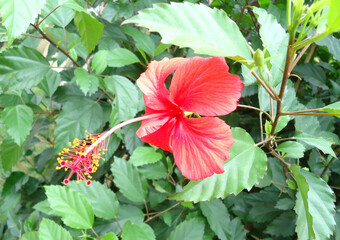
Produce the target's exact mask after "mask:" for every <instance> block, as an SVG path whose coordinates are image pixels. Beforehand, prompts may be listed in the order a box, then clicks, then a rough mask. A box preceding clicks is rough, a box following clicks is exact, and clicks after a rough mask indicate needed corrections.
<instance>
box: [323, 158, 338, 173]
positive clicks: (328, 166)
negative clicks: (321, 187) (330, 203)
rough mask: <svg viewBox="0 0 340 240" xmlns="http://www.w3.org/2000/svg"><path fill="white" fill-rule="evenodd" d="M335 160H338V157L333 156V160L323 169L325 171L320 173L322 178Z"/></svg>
mask: <svg viewBox="0 0 340 240" xmlns="http://www.w3.org/2000/svg"><path fill="white" fill-rule="evenodd" d="M335 160H336V158H335V157H333V158H332V160H331V161H329V163H328V164H327V165H326V166H325V168H324V169H323V171H322V173H321V175H320V177H321V178H322V177H323V176H324V175H325V174H326V172H327V171H328V169H329V168H330V167H331V166H332V164H333V162H334V161H335Z"/></svg>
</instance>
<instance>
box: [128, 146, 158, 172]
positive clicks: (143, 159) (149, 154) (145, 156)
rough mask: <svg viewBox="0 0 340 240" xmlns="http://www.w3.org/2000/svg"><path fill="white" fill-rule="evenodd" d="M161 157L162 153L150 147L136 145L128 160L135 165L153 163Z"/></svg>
mask: <svg viewBox="0 0 340 240" xmlns="http://www.w3.org/2000/svg"><path fill="white" fill-rule="evenodd" d="M161 159H162V154H161V153H158V152H156V151H155V150H154V149H153V148H152V147H137V148H136V149H135V151H133V153H132V155H131V157H130V160H129V161H130V162H131V163H132V164H133V165H135V166H136V167H138V166H142V165H145V164H150V163H155V162H158V161H159V160H161Z"/></svg>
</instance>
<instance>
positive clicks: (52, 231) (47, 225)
mask: <svg viewBox="0 0 340 240" xmlns="http://www.w3.org/2000/svg"><path fill="white" fill-rule="evenodd" d="M39 239H49V240H60V239H63V240H72V237H71V234H70V233H69V232H68V231H66V230H65V229H64V228H63V227H62V226H60V225H58V224H56V223H55V222H53V221H52V220H49V219H47V218H43V219H42V221H41V223H40V226H39Z"/></svg>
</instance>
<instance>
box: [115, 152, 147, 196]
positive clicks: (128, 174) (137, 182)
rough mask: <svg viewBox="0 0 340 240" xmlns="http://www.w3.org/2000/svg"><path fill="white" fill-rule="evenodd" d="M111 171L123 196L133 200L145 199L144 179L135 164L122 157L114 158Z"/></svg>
mask: <svg viewBox="0 0 340 240" xmlns="http://www.w3.org/2000/svg"><path fill="white" fill-rule="evenodd" d="M111 171H112V173H113V176H114V183H115V185H116V186H117V187H118V188H119V189H120V191H121V192H122V193H123V194H124V196H125V197H127V198H128V199H130V200H131V201H134V202H143V201H144V200H145V197H146V194H147V189H145V188H144V187H143V186H144V183H143V181H144V180H143V179H142V178H141V177H140V175H139V173H138V170H137V169H136V167H135V166H133V165H132V164H131V163H129V162H127V161H125V160H123V159H120V158H115V161H114V163H113V164H112V166H111Z"/></svg>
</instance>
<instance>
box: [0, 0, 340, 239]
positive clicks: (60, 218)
mask: <svg viewBox="0 0 340 240" xmlns="http://www.w3.org/2000/svg"><path fill="white" fill-rule="evenodd" d="M158 2H161V1H157V0H151V1H148V0H138V1H126V0H119V1H104V0H103V1H100V0H88V1H85V0H35V1H31V0H0V13H1V16H2V22H1V23H2V24H1V26H0V33H1V35H0V41H1V43H0V46H1V53H0V86H1V90H0V112H1V117H0V134H1V135H0V148H1V153H0V158H1V161H0V192H1V194H0V238H1V239H18V238H19V239H23V240H24V239H25V240H28V239H30V240H31V239H32V240H35V239H40V240H42V239H102V240H109V239H119V238H121V239H124V240H129V239H133V240H135V239H146V240H149V239H150V240H151V239H173V240H178V239H188V240H189V239H190V240H191V239H195V240H196V239H197V240H199V239H204V240H208V239H297V238H299V239H340V214H339V212H338V209H339V202H338V199H339V193H340V192H339V189H340V181H339V179H340V178H339V175H340V161H339V159H338V156H339V152H340V148H339V144H340V139H339V136H338V134H339V129H340V128H339V115H340V113H339V111H340V110H339V109H340V103H339V95H340V68H339V66H340V62H339V61H340V40H339V32H338V31H339V30H340V16H339V11H338V9H340V2H339V1H338V0H330V1H326V0H320V1H315V2H313V1H306V2H303V1H300V0H295V1H292V2H293V4H292V5H290V4H288V5H287V4H286V1H281V0H278V1H273V2H272V1H268V0H259V1H248V0H242V1H228V0H226V1H223V0H222V1H218V0H215V1H209V2H207V1H201V2H200V1H195V0H194V1H189V2H185V3H182V2H173V3H171V4H160V5H152V4H153V3H158ZM164 2H166V1H164ZM287 2H288V3H290V1H287ZM194 3H195V4H194ZM198 3H200V4H198ZM287 6H288V8H287ZM145 8H151V9H149V10H145V11H140V10H142V9H145ZM287 11H288V13H290V14H287ZM287 15H288V18H287V17H286V16H287ZM123 22H124V23H123ZM122 23H123V24H122ZM131 23H133V24H131ZM135 24H136V25H135ZM316 32H317V33H319V35H317V34H315V33H316ZM248 44H249V45H250V46H251V48H252V49H253V50H254V51H253V52H252V51H251V50H250V48H249V47H248V46H247V45H248ZM287 46H288V51H287ZM257 49H260V50H262V51H257ZM295 53H297V54H296V55H295ZM196 55H203V56H207V55H211V56H223V57H227V59H226V60H227V62H228V64H229V66H230V71H231V72H232V73H234V74H238V75H240V76H241V78H242V80H243V82H244V84H245V88H244V90H243V91H242V98H241V100H240V106H239V108H238V109H237V110H236V111H235V112H233V113H232V114H230V115H228V116H224V117H222V119H223V120H225V121H226V122H227V123H228V124H229V125H231V126H232V127H233V129H232V133H233V138H234V139H235V144H234V145H233V146H232V148H231V150H230V155H231V158H230V160H228V161H227V162H226V163H225V173H223V174H220V175H213V176H212V177H209V178H206V179H204V180H201V181H196V182H195V181H188V180H187V179H185V178H184V177H183V176H182V175H181V173H180V172H179V170H178V169H177V168H176V167H175V166H174V165H173V156H172V155H171V154H169V153H168V152H164V151H162V150H161V149H157V148H155V147H153V146H149V145H147V144H145V143H143V142H142V141H140V140H139V139H138V137H137V136H136V134H135V132H136V130H137V129H138V128H139V123H135V124H132V125H128V126H126V127H124V128H123V129H121V130H120V131H118V132H116V133H115V134H114V135H113V136H111V138H110V142H109V147H108V149H109V150H108V152H107V153H106V159H107V161H106V162H101V166H100V168H99V169H98V171H97V172H96V173H95V174H94V179H95V181H93V182H92V184H91V185H90V186H86V184H85V183H84V182H81V183H79V184H76V183H75V181H72V182H70V184H68V185H67V186H65V185H62V184H61V182H62V180H63V179H64V178H65V176H66V174H67V173H65V172H64V171H57V170H56V169H55V167H56V163H57V162H56V158H57V153H58V152H59V151H61V150H62V149H63V148H64V147H67V144H68V142H69V141H72V140H73V139H74V138H76V137H77V138H79V139H81V138H83V137H85V135H86V133H85V130H88V131H89V132H92V133H96V132H103V131H105V130H108V129H109V128H110V127H112V126H114V125H116V124H117V123H119V122H121V121H124V120H127V119H130V118H133V117H135V116H140V115H143V111H144V102H143V98H142V93H141V91H140V90H139V89H138V87H136V84H135V80H136V79H137V78H138V77H139V75H140V74H141V73H142V72H144V71H145V70H146V67H147V65H148V63H149V62H150V61H152V60H161V59H163V58H164V57H168V58H172V57H193V56H196ZM294 58H295V59H296V61H294ZM264 59H266V60H264ZM287 59H288V60H287ZM287 61H288V62H289V61H291V62H289V63H290V64H292V63H293V61H294V63H293V65H292V67H291V69H290V66H291V65H290V64H289V68H287V67H286V65H287V64H286V62H287ZM241 63H242V64H241ZM256 76H257V77H258V78H260V80H261V79H262V83H261V84H262V85H261V84H260V83H259V81H258V79H257V78H256ZM259 76H260V77H259ZM263 80H267V81H265V82H263ZM282 85H283V86H284V87H283V88H281V86H282ZM265 87H266V88H267V91H266V89H265ZM268 89H269V90H268ZM282 89H283V90H282ZM268 92H269V93H268ZM281 93H282V94H281ZM276 100H280V101H276ZM281 100H282V101H281ZM277 102H278V104H276V103H277ZM277 109H278V110H277ZM310 109H312V110H314V111H310ZM304 114H305V115H304ZM274 118H275V119H274ZM275 122H276V123H275Z"/></svg>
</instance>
